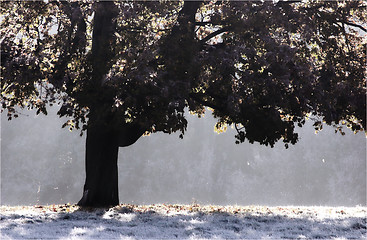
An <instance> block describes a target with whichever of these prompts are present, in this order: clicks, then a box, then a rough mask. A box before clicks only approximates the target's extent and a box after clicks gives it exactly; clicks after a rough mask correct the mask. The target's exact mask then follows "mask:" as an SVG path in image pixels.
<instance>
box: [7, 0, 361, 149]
mask: <svg viewBox="0 0 367 240" xmlns="http://www.w3.org/2000/svg"><path fill="white" fill-rule="evenodd" d="M366 8H367V3H366V2H365V1H318V0H313V1H198V2H190V1H159V2H140V1H115V2H93V3H92V2H89V1H17V2H13V1H10V2H2V3H1V15H2V17H1V18H0V19H1V26H2V27H1V104H2V111H4V110H7V112H8V118H9V119H11V118H13V117H17V115H18V113H17V109H18V108H17V106H19V107H20V108H35V109H37V113H45V114H47V107H48V106H49V105H52V104H57V105H59V106H60V110H59V112H58V114H59V115H60V116H67V117H69V120H68V121H67V122H66V123H65V125H64V126H68V127H70V128H71V129H73V128H77V129H79V128H80V129H82V130H85V129H87V128H88V124H91V123H89V122H88V119H89V118H90V114H91V109H95V110H94V111H95V112H94V114H96V115H97V116H108V119H109V121H108V122H106V121H104V118H103V119H100V121H101V122H106V124H109V125H111V124H112V125H116V126H119V125H129V126H139V127H140V128H141V129H143V130H144V131H145V132H146V133H153V132H157V131H162V132H165V133H171V132H175V131H181V133H182V134H181V135H180V136H182V135H183V134H184V132H185V129H186V127H187V124H188V123H187V121H186V119H185V109H189V111H190V112H191V113H194V114H198V115H199V116H201V115H202V114H204V112H205V110H206V107H208V108H210V109H211V110H212V111H213V115H214V116H215V117H216V118H217V119H218V123H217V125H216V127H217V128H218V129H219V130H220V129H221V128H224V127H225V126H226V125H232V126H234V128H235V129H236V130H237V135H236V136H235V137H236V142H237V143H240V142H243V141H245V140H248V141H249V142H251V143H253V142H259V143H260V144H265V145H271V146H273V145H274V144H275V142H277V141H278V140H282V141H283V142H284V144H285V145H286V146H288V144H289V143H291V144H294V143H296V142H297V140H298V135H297V133H296V132H295V126H297V125H298V126H300V127H301V126H302V125H304V123H305V120H306V119H307V118H315V123H314V125H315V128H316V130H318V129H320V128H322V125H323V124H328V125H333V126H335V127H336V130H340V131H341V132H342V127H343V126H347V127H349V128H351V129H352V130H353V131H363V130H365V129H366V69H365V66H366V65H365V64H366V44H367V41H366V28H367V23H366V15H367V11H366ZM106 9H109V10H108V11H109V12H108V14H103V11H106ZM108 22H112V24H105V23H108ZM98 45H99V46H98ZM93 49H94V51H93ZM96 106H98V107H96Z"/></svg>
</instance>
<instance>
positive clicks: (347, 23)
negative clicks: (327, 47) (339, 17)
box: [339, 21, 367, 32]
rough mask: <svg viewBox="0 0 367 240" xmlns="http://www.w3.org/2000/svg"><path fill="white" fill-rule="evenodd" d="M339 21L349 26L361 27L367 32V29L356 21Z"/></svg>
mask: <svg viewBox="0 0 367 240" xmlns="http://www.w3.org/2000/svg"><path fill="white" fill-rule="evenodd" d="M339 22H340V23H344V24H346V25H349V26H352V27H356V28H359V29H361V30H363V31H364V32H367V29H366V28H364V27H362V26H361V25H358V24H355V23H352V22H348V21H339Z"/></svg>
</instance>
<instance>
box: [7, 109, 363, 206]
mask: <svg viewBox="0 0 367 240" xmlns="http://www.w3.org/2000/svg"><path fill="white" fill-rule="evenodd" d="M56 111H57V109H55V108H53V109H50V113H49V115H48V116H44V115H39V116H35V114H34V112H28V111H25V112H24V113H25V114H28V115H29V116H20V117H19V118H18V119H14V120H12V121H10V122H8V121H7V119H6V113H3V114H2V116H1V120H2V121H1V204H6V205H18V204H26V205H28V204H29V205H33V204H56V203H67V202H70V203H75V202H77V201H78V200H79V199H80V197H81V194H82V188H83V184H84V176H85V174H84V151H85V150H84V144H85V136H84V137H80V136H79V133H80V132H78V131H75V132H69V131H68V130H67V129H61V125H62V123H64V122H65V119H60V118H58V117H57V116H56ZM188 120H189V126H188V131H187V133H186V134H185V136H184V139H183V140H181V139H179V138H178V134H172V135H167V134H159V133H158V134H153V135H151V136H149V137H143V138H141V139H139V140H138V142H137V143H136V144H134V145H132V146H130V147H126V148H120V151H119V188H120V202H121V203H134V204H150V203H192V202H198V203H201V204H238V205H330V206H336V205H339V206H340V205H343V206H355V205H366V137H365V135H364V133H360V134H357V135H354V134H353V133H351V132H349V131H348V132H347V134H346V136H344V137H343V136H341V135H340V134H335V133H334V129H332V128H324V130H323V131H322V132H320V133H319V134H317V135H315V133H314V130H313V128H312V124H311V123H308V124H307V125H306V126H305V127H304V128H302V129H298V132H299V133H300V137H301V140H300V142H299V143H298V144H296V145H295V146H290V148H289V149H285V148H284V146H283V145H282V144H281V143H279V144H277V145H276V147H275V148H270V147H265V146H260V145H259V144H247V143H244V144H240V145H236V144H235V143H234V142H235V139H234V130H232V129H230V128H229V129H228V131H227V132H226V133H223V134H219V135H218V134H217V133H215V132H214V131H213V127H214V124H215V120H214V119H213V118H212V116H211V114H210V112H209V111H208V112H207V114H206V115H205V117H204V118H201V119H198V118H197V117H195V116H191V115H189V116H188Z"/></svg>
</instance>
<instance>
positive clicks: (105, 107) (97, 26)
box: [78, 1, 200, 207]
mask: <svg viewBox="0 0 367 240" xmlns="http://www.w3.org/2000/svg"><path fill="white" fill-rule="evenodd" d="M199 5H200V3H199V2H189V1H185V5H184V7H183V8H182V10H181V12H180V15H183V16H185V17H184V19H181V18H180V20H179V22H180V24H183V23H185V24H189V23H190V26H191V27H192V28H193V26H194V25H193V22H194V20H195V18H194V16H195V13H196V10H197V8H198V7H199ZM95 9H96V10H95V17H94V27H93V36H92V41H93V42H92V61H91V64H92V69H93V75H92V76H91V81H90V82H89V83H88V84H89V94H92V95H94V96H95V97H94V98H92V99H91V100H90V101H89V102H88V104H87V105H88V106H89V109H90V113H89V115H88V118H89V120H88V128H87V140H86V156H85V168H86V180H85V184H84V192H83V196H82V198H81V200H80V201H79V202H78V205H80V206H85V207H109V206H115V205H118V204H119V194H118V169H117V159H118V150H119V147H125V146H129V145H131V144H133V143H135V142H136V141H137V140H138V139H139V138H140V136H142V134H143V133H144V132H145V131H146V130H147V129H146V128H147V127H144V126H142V125H141V124H140V123H139V120H137V119H135V120H134V122H133V123H125V122H123V118H121V116H120V117H119V116H118V114H117V113H116V112H115V113H113V112H111V109H110V108H111V106H112V104H113V97H114V95H113V94H112V95H111V94H109V93H111V92H113V91H110V90H111V89H108V86H104V85H103V83H102V82H103V76H104V75H105V74H106V73H107V72H108V70H109V69H110V67H111V65H112V63H111V59H113V57H114V56H113V54H114V53H113V50H112V48H111V44H113V42H114V41H115V39H114V32H115V30H116V23H115V19H114V18H115V16H116V15H117V13H116V12H115V11H116V7H115V5H114V3H113V2H108V1H106V2H98V3H96V8H95ZM172 34H177V35H180V34H182V33H181V32H180V31H173V33H172ZM120 118H121V119H120ZM148 128H149V127H148Z"/></svg>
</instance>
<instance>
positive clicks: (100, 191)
mask: <svg viewBox="0 0 367 240" xmlns="http://www.w3.org/2000/svg"><path fill="white" fill-rule="evenodd" d="M118 148H119V146H118V134H117V133H116V132H115V131H113V130H108V129H107V130H106V129H105V128H104V127H98V126H94V127H91V128H89V129H88V130H87V141H86V157H85V167H86V180H85V185H84V193H83V197H82V199H81V200H80V201H79V203H78V205H80V206H88V207H109V206H115V205H118V204H119V194H118V170H117V158H118Z"/></svg>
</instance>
